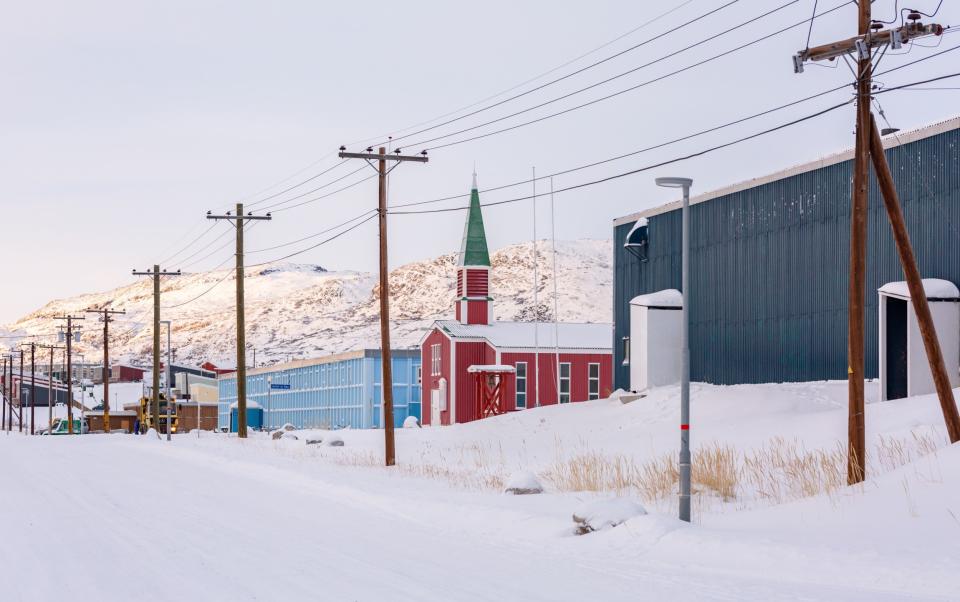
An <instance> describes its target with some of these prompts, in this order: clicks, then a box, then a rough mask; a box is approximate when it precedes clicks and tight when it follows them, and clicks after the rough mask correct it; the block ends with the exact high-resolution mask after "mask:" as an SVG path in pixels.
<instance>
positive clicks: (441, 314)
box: [0, 240, 612, 366]
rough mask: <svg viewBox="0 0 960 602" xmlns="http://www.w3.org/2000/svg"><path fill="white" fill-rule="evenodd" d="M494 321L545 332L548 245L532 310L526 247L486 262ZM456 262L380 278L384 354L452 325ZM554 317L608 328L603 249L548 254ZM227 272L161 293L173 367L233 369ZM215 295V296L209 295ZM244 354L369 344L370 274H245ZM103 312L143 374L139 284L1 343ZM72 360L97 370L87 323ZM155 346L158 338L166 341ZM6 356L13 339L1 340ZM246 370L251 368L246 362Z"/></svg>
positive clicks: (51, 306)
mask: <svg viewBox="0 0 960 602" xmlns="http://www.w3.org/2000/svg"><path fill="white" fill-rule="evenodd" d="M491 261H492V263H493V274H492V276H493V277H492V283H491V286H492V295H493V297H494V314H495V315H496V317H497V319H501V320H530V319H533V316H534V315H537V316H539V317H540V319H543V320H552V319H553V315H554V303H553V256H552V253H551V248H550V243H549V241H541V242H540V243H538V254H537V267H538V272H539V279H538V280H539V289H538V297H539V298H538V306H537V309H536V311H535V310H534V304H533V253H532V244H531V243H524V244H518V245H512V246H509V247H505V248H503V249H500V250H499V251H496V252H494V253H493V254H492V255H491ZM455 268H456V254H454V253H449V254H446V255H442V256H440V257H437V258H436V259H432V260H427V261H420V262H415V263H410V264H407V265H404V266H401V267H399V268H397V269H395V270H394V271H393V272H391V274H390V286H391V288H392V291H391V298H392V304H391V318H392V319H393V320H394V325H393V329H392V332H391V334H392V337H393V339H392V340H393V346H394V347H395V348H399V347H409V346H415V345H416V344H417V343H418V341H419V340H420V337H421V336H422V335H423V332H424V329H425V328H426V327H428V326H429V324H430V323H431V322H432V321H433V320H436V319H447V318H452V317H453V298H454V294H455V285H456V272H455ZM557 273H558V280H557V282H558V287H557V288H558V291H559V294H558V300H557V301H558V302H557V307H558V310H559V312H558V313H559V316H560V319H561V320H564V321H578V322H609V321H610V320H611V303H612V301H611V294H612V293H611V290H612V288H611V287H612V271H611V247H610V242H609V241H603V240H577V241H563V242H560V241H558V242H557ZM233 282H234V275H233V270H231V269H228V270H219V271H214V272H202V273H195V274H185V275H183V276H180V277H171V278H167V279H164V280H163V281H162V282H161V307H162V308H163V309H162V310H161V317H162V319H164V320H172V321H173V334H172V340H173V347H174V348H175V349H176V360H178V361H183V362H192V363H199V362H202V361H206V360H210V361H213V362H214V363H217V364H220V365H224V366H232V365H233V364H234V362H235V357H236V352H235V348H234V345H235V339H234V332H235V313H234V303H235V296H234V295H235V292H234V291H235V288H234V284H233ZM218 283H219V284H218ZM245 293H246V306H247V310H246V320H247V342H248V343H249V344H250V346H251V347H253V348H255V349H256V350H257V351H256V353H257V363H258V364H261V363H264V362H274V361H281V360H285V359H287V358H288V357H292V358H301V357H315V356H318V355H324V354H327V353H337V352H341V351H347V350H351V349H359V348H362V347H372V346H377V345H378V344H379V343H378V342H379V326H378V318H379V286H378V285H377V279H376V275H375V274H369V273H363V272H352V271H340V272H335V271H327V270H326V269H324V268H322V267H320V266H314V265H302V264H275V265H271V266H267V267H262V268H251V269H248V270H247V271H246V275H245ZM105 305H110V306H111V307H113V308H120V309H124V310H126V312H127V314H126V315H125V316H117V317H116V321H115V322H114V323H112V324H111V330H110V343H111V356H112V357H114V358H117V360H128V361H138V362H147V359H148V357H149V354H150V352H151V346H152V333H151V327H150V324H151V320H152V316H153V288H152V284H151V281H150V279H149V278H143V279H141V280H139V281H137V282H135V283H133V284H130V285H127V286H122V287H119V288H116V289H113V290H110V291H106V292H102V293H90V294H85V295H80V296H77V297H72V298H70V299H61V300H57V301H52V302H50V303H48V304H46V305H45V306H43V307H42V308H40V309H39V310H37V311H35V312H33V313H31V314H29V315H27V316H24V317H23V318H21V319H20V320H18V321H16V322H14V323H13V324H9V325H7V326H6V327H0V334H3V335H10V334H24V335H28V334H29V335H36V334H46V333H54V332H56V330H57V328H58V326H59V323H58V322H56V321H54V320H53V317H54V316H58V315H65V314H67V313H71V314H74V315H79V314H82V312H83V310H84V309H86V308H91V307H93V308H99V307H103V306H105ZM79 324H80V325H81V327H82V329H83V334H82V340H81V342H80V343H78V344H76V345H75V349H76V350H77V352H78V353H85V354H86V356H87V358H88V359H89V358H98V357H99V354H100V352H101V351H100V350H101V343H102V337H103V329H102V324H101V323H100V322H97V316H96V315H94V314H87V320H85V321H84V322H79ZM164 336H165V333H164ZM4 341H5V342H7V343H8V344H15V343H16V340H15V339H4ZM247 361H248V362H252V356H251V352H249V351H248V355H247Z"/></svg>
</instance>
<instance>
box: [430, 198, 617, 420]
mask: <svg viewBox="0 0 960 602" xmlns="http://www.w3.org/2000/svg"><path fill="white" fill-rule="evenodd" d="M490 271H491V265H490V255H489V252H488V249H487V239H486V232H485V231H484V226H483V215H482V212H481V209H480V195H479V192H478V191H477V184H476V179H474V183H473V189H472V191H471V195H470V209H469V212H468V215H467V223H466V227H465V229H464V234H463V241H462V244H461V247H460V259H459V263H458V267H457V298H456V300H455V316H456V319H455V320H439V321H437V322H434V324H433V326H432V327H431V329H430V330H429V331H428V332H427V334H426V335H425V336H424V338H423V339H422V340H421V344H420V353H421V358H422V359H421V362H422V365H423V368H424V372H425V373H424V377H423V387H422V397H421V404H422V408H423V423H424V424H432V425H440V424H456V423H462V422H469V421H472V420H477V419H479V418H484V417H487V416H490V415H494V414H499V413H503V412H512V411H517V410H524V409H527V408H532V407H536V406H538V405H541V406H542V405H552V404H556V403H569V402H577V401H586V400H589V399H598V398H601V397H606V396H607V395H609V394H610V392H611V383H612V379H613V367H612V348H611V347H612V345H611V341H612V336H611V332H612V331H611V328H612V326H611V325H610V324H574V323H563V322H561V323H559V324H554V323H552V322H497V321H495V320H494V319H493V297H492V296H491V294H490V292H491V291H490Z"/></svg>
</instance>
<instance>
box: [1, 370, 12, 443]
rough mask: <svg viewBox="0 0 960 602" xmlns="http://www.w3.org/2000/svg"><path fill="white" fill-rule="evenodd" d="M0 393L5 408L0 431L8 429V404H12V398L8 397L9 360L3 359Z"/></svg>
mask: <svg viewBox="0 0 960 602" xmlns="http://www.w3.org/2000/svg"><path fill="white" fill-rule="evenodd" d="M0 393H2V395H3V408H2V414H0V429H5V428H7V404H8V403H9V402H10V396H9V395H7V358H3V377H2V380H0Z"/></svg>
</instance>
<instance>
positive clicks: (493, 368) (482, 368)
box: [467, 364, 516, 373]
mask: <svg viewBox="0 0 960 602" xmlns="http://www.w3.org/2000/svg"><path fill="white" fill-rule="evenodd" d="M467 372H470V373H475V372H511V373H512V372H516V369H514V367H513V366H505V365H502V364H489V365H473V366H470V367H469V368H467Z"/></svg>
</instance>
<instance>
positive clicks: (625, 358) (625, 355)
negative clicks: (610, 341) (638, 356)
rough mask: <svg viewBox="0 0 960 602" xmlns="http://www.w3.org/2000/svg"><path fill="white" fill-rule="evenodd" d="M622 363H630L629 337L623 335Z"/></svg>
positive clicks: (627, 364) (626, 364)
mask: <svg viewBox="0 0 960 602" xmlns="http://www.w3.org/2000/svg"><path fill="white" fill-rule="evenodd" d="M623 365H624V366H629V365H630V337H623Z"/></svg>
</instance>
